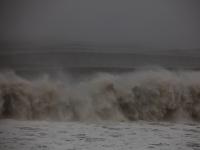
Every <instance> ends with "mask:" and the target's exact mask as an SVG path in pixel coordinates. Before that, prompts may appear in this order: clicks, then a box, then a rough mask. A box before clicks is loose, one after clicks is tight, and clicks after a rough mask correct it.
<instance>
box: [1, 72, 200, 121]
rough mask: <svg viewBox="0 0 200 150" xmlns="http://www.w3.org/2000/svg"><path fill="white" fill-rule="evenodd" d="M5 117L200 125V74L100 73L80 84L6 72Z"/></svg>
mask: <svg viewBox="0 0 200 150" xmlns="http://www.w3.org/2000/svg"><path fill="white" fill-rule="evenodd" d="M0 118H2V119H4V118H13V119H23V120H26V119H28V120H62V121H67V120H77V121H99V120H109V121H113V120H115V121H132V120H153V121H155V120H177V119H179V120H180V119H184V120H186V119H187V120H195V121H200V72H199V71H182V72H172V71H168V70H164V69H159V70H146V71H144V70H143V71H135V72H132V73H127V74H120V75H116V74H109V73H99V74H96V75H95V76H92V77H90V78H87V79H85V80H82V81H80V82H78V83H77V82H75V83H73V82H67V80H61V79H59V78H57V79H52V78H49V77H48V76H44V77H41V78H38V79H34V80H28V79H23V78H21V77H19V76H17V75H16V74H14V73H1V74H0Z"/></svg>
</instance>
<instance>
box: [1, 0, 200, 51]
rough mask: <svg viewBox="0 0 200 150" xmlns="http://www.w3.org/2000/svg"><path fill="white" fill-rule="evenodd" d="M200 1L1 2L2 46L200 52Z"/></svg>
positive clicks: (72, 0) (94, 0) (53, 0)
mask: <svg viewBox="0 0 200 150" xmlns="http://www.w3.org/2000/svg"><path fill="white" fill-rule="evenodd" d="M199 7H200V1H198V0H167V1H166V0H152V1H149V0H134V1H128V0H124V1H120V0H109V1H108V0H101V1H99V0H84V1H82V0H76V1H75V0H42V1H40V0H34V1H30V0H20V1H12V0H1V2H0V22H1V24H0V33H1V34H0V41H1V44H2V43H4V42H6V43H8V44H9V43H31V44H33V45H34V44H38V43H40V44H41V43H43V44H44V43H45V44H47V45H48V44H49V45H54V44H55V45H56V44H57V45H65V44H69V43H75V44H85V43H86V44H88V43H89V44H97V45H122V46H126V45H129V46H133V47H141V48H142V47H149V48H163V49H195V48H200V9H199Z"/></svg>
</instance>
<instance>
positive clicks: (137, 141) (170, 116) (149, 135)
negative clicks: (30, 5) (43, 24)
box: [0, 50, 200, 150]
mask: <svg viewBox="0 0 200 150" xmlns="http://www.w3.org/2000/svg"><path fill="white" fill-rule="evenodd" d="M198 54H199V52H198V51H197V50H193V51H184V50H183V51H180V50H179V51H178V50H177V51H159V52H156V51H152V52H151V51H150V52H144V51H142V52H139V51H138V52H137V51H136V52H134V53H133V52H121V51H120V52H112V51H110V52H97V51H78V52H77V51H74V52H73V51H63V50H58V51H52V50H48V51H35V50H31V51H30V50H29V51H13V52H8V51H2V52H1V53H0V68H1V73H0V118H1V121H0V149H2V150H4V149H5V150H11V149H52V150H53V149H71V150H72V149H147V150H149V149H163V150H164V149H174V150H176V149H177V150H178V149H187V150H188V149H191V150H199V149H200V142H199V141H200V134H199V133H200V124H199V121H200V71H199V66H200V59H199V57H200V55H198Z"/></svg>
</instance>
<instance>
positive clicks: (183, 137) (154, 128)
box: [0, 120, 200, 150]
mask: <svg viewBox="0 0 200 150" xmlns="http://www.w3.org/2000/svg"><path fill="white" fill-rule="evenodd" d="M199 133H200V125H199V124H197V123H169V122H144V121H136V122H132V123H130V122H129V123H128V122H126V123H119V122H118V123H117V122H98V123H97V122H96V123H95V122H93V123H91V122H85V123H84V122H50V121H16V120H0V149H1V150H27V149H31V150H55V149H56V150H72V149H73V150H79V149H82V150H100V149H101V150H113V149H115V150H121V149H126V150H133V149H138V150H140V149H141V150H152V149H154V150H161V149H162V150H169V149H173V150H180V149H181V150H199V149H200V143H199V141H200V134H199Z"/></svg>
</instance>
